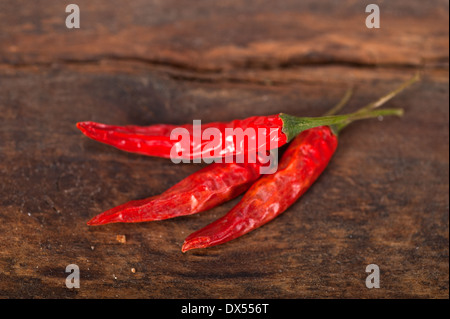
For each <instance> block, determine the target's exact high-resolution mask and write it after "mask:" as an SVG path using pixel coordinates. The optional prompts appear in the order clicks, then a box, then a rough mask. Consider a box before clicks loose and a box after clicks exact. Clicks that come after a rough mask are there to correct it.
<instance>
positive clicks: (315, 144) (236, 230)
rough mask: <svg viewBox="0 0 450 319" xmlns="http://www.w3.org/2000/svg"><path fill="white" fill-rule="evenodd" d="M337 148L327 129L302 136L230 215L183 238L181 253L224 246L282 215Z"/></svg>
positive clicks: (315, 176) (314, 130)
mask: <svg viewBox="0 0 450 319" xmlns="http://www.w3.org/2000/svg"><path fill="white" fill-rule="evenodd" d="M337 144H338V139H337V136H336V135H335V134H334V133H333V132H332V131H331V129H330V128H329V127H328V126H321V127H317V128H312V129H309V130H307V131H304V132H302V133H301V134H300V135H299V136H298V137H296V138H295V139H294V141H292V143H291V144H290V145H289V147H288V148H287V150H286V152H285V153H284V154H283V157H282V159H281V160H280V163H279V165H278V170H277V172H276V173H275V174H271V175H264V176H263V177H261V178H260V179H259V180H258V181H256V182H255V183H254V184H253V185H252V186H251V187H250V189H249V190H248V191H247V192H246V193H245V195H244V197H243V198H242V200H241V201H240V202H239V203H238V204H237V205H236V206H235V207H234V208H233V209H232V210H231V211H230V212H228V213H227V214H226V215H225V216H223V217H222V218H220V219H218V220H216V221H215V222H213V223H211V224H209V225H208V226H206V227H204V228H203V229H200V230H199V231H197V232H195V233H193V234H191V235H190V236H189V237H187V238H186V240H185V242H184V244H183V247H182V251H183V252H185V251H187V250H190V249H194V248H205V247H210V246H214V245H218V244H222V243H225V242H227V241H230V240H232V239H234V238H237V237H239V236H242V235H244V234H245V233H247V232H249V231H251V230H253V229H255V228H258V227H260V226H262V225H263V224H265V223H267V222H268V221H270V220H272V219H273V218H275V217H276V216H278V215H279V214H281V213H282V212H284V211H285V210H286V209H287V208H288V207H289V206H290V205H292V204H293V203H294V202H295V201H296V200H297V199H298V198H299V197H300V196H301V195H302V194H303V193H304V192H305V191H306V190H307V189H308V188H309V187H310V186H311V185H312V183H314V181H315V180H316V179H317V177H319V175H320V174H321V173H322V171H323V170H324V169H325V168H326V166H327V164H328V162H329V160H330V159H331V157H332V155H333V154H334V151H335V150H336V147H337Z"/></svg>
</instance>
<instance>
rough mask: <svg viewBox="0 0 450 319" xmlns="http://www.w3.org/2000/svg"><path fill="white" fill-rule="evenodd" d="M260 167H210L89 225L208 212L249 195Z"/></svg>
mask: <svg viewBox="0 0 450 319" xmlns="http://www.w3.org/2000/svg"><path fill="white" fill-rule="evenodd" d="M260 166H261V164H260V162H257V163H255V164H252V163H243V164H237V163H214V164H211V165H208V166H206V167H204V168H202V169H201V170H199V171H197V172H195V173H194V174H192V175H190V176H188V177H187V178H185V179H183V180H182V181H180V182H179V183H177V184H176V185H174V186H172V187H171V188H169V189H168V190H167V191H165V192H164V193H162V194H160V195H157V196H153V197H149V198H146V199H142V200H134V201H130V202H128V203H125V204H122V205H120V206H117V207H114V208H112V209H110V210H107V211H105V212H104V213H102V214H100V215H97V216H95V217H94V218H93V219H91V220H90V221H89V222H88V225H91V226H93V225H103V224H108V223H118V222H122V223H135V222H145V221H152V220H162V219H168V218H173V217H177V216H184V215H191V214H196V213H199V212H202V211H205V210H208V209H210V208H213V207H216V206H218V205H220V204H222V203H224V202H225V201H228V200H231V199H233V198H235V197H237V196H239V195H240V194H242V193H243V192H245V191H246V190H247V189H248V188H249V187H250V185H251V184H252V183H253V182H254V181H255V180H256V179H258V178H259V176H260V171H259V169H260Z"/></svg>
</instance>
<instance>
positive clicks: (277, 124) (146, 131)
mask: <svg viewBox="0 0 450 319" xmlns="http://www.w3.org/2000/svg"><path fill="white" fill-rule="evenodd" d="M390 111H394V110H390ZM395 111H398V110H395ZM378 112H379V111H378ZM383 114H384V113H383ZM383 114H381V115H383ZM374 116H378V113H377V112H376V111H375V112H371V111H367V112H359V113H358V112H357V113H353V114H346V115H334V116H324V117H316V118H311V117H295V116H291V115H287V114H284V113H280V114H277V115H269V116H253V117H250V118H247V119H244V120H234V121H231V122H227V123H222V122H214V123H209V124H206V125H202V126H201V128H196V126H195V125H193V124H186V125H182V126H175V125H167V124H158V125H152V126H148V127H140V126H115V125H106V124H100V123H95V122H79V123H77V127H78V128H79V129H80V130H81V131H82V132H83V133H84V134H85V135H86V136H88V137H90V138H92V139H94V140H97V141H99V142H103V143H106V144H109V145H112V146H115V147H117V148H119V149H121V150H124V151H128V152H134V153H139V154H144V155H150V156H158V157H164V158H173V154H171V151H172V150H173V149H174V148H175V149H177V152H178V153H181V154H182V156H181V157H182V158H187V159H195V158H203V159H206V158H209V159H211V158H217V157H219V158H225V157H231V156H238V155H241V154H246V153H250V154H252V153H253V154H255V153H257V152H267V151H269V150H270V149H273V148H278V147H280V146H282V145H284V144H286V143H287V142H289V141H290V140H292V139H293V138H294V137H295V136H297V135H298V134H299V133H301V132H303V131H304V130H307V129H310V128H313V127H318V126H322V125H337V124H342V123H346V122H348V121H353V120H356V119H363V118H371V117H374ZM176 128H180V129H185V130H186V132H188V134H189V142H188V144H189V145H188V146H187V147H186V146H184V145H182V144H181V143H180V141H179V140H177V139H171V138H170V133H171V132H172V130H173V129H176ZM208 128H214V129H216V130H217V132H220V142H219V145H214V146H211V139H210V138H208V139H205V138H203V133H204V132H205V130H206V129H208ZM248 128H250V129H252V130H250V132H253V133H255V134H250V135H249V136H248V138H249V141H248V143H247V144H245V143H239V142H236V141H235V140H234V139H235V138H236V136H235V135H234V133H233V134H230V131H228V130H227V129H229V130H236V129H241V130H242V131H245V130H246V129H248ZM197 129H198V130H199V132H198V133H196V130H197ZM259 132H261V133H259ZM196 135H199V136H198V138H196ZM259 136H262V138H261V140H259V139H260V138H259ZM251 140H254V141H255V142H254V143H252V142H251ZM217 149H220V152H219V154H218V153H217V152H215V151H216V150H217Z"/></svg>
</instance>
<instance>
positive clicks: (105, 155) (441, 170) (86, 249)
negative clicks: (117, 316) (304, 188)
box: [0, 0, 449, 298]
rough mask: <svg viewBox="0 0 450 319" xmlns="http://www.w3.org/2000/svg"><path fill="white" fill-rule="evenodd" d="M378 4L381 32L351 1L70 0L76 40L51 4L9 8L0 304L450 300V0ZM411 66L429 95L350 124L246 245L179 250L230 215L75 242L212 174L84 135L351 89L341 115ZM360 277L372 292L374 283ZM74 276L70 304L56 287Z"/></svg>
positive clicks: (3, 76)
mask: <svg viewBox="0 0 450 319" xmlns="http://www.w3.org/2000/svg"><path fill="white" fill-rule="evenodd" d="M368 3H369V2H367V4H368ZM370 3H379V4H380V8H381V13H382V20H381V23H382V24H381V28H380V29H378V30H373V29H372V30H370V29H367V28H366V27H365V24H364V21H365V17H366V13H365V12H364V9H365V5H366V4H365V3H364V2H360V1H350V0H348V1H340V2H336V1H323V2H320V4H318V3H317V2H316V1H302V2H300V1H282V2H278V1H277V2H275V1H268V0H267V1H263V0H252V1H245V2H244V1H237V0H230V1H220V2H217V3H212V2H211V1H195V2H192V1H189V2H184V1H143V0H133V1H128V2H127V3H126V4H125V3H124V2H122V1H95V2H92V1H85V0H79V1H77V4H78V5H79V6H80V8H81V28H80V29H79V30H69V29H66V28H65V25H64V20H65V17H66V13H65V11H64V8H65V5H63V4H62V3H58V2H55V1H39V2H37V1H36V2H32V3H30V2H28V1H14V2H12V1H9V2H6V1H4V2H1V3H0V30H1V31H0V159H1V160H0V180H1V184H0V221H1V223H0V297H1V298H448V293H449V290H448V287H449V263H448V244H449V236H448V234H449V226H448V225H449V224H448V216H449V196H448V192H449V179H448V176H449V155H448V154H449V108H448V100H449V90H448V84H449V81H448V44H449V43H448V35H449V29H448V22H449V9H448V2H447V1H437V2H433V4H428V3H425V2H421V1H395V2H394V3H391V2H389V3H388V2H384V1H383V2H381V1H380V2H374V1H371V2H370ZM418 70H420V71H421V72H422V73H423V80H422V82H421V83H419V84H417V85H415V86H414V88H412V89H410V90H408V91H407V92H404V93H403V94H401V95H400V96H398V97H397V98H396V99H394V100H393V101H392V102H390V103H389V105H390V107H401V108H404V109H405V111H406V114H405V116H404V117H403V118H402V119H397V118H386V119H384V120H383V121H377V120H372V121H364V122H359V123H356V124H354V125H352V126H349V127H348V128H347V129H346V130H345V131H344V132H343V133H342V135H341V136H340V145H339V149H338V151H337V153H336V155H335V157H334V159H333V160H332V162H331V164H330V166H329V167H328V168H327V170H326V171H325V172H324V174H323V175H322V176H321V177H320V179H319V180H318V181H317V182H316V183H315V185H314V186H313V187H312V188H311V190H309V191H308V192H307V193H306V194H305V195H304V197H303V198H302V199H301V200H299V201H298V203H296V204H295V205H294V206H292V207H291V208H290V209H289V210H288V211H286V212H285V213H284V214H282V215H281V216H279V217H278V218H277V219H275V220H274V221H272V222H270V223H269V224H267V225H265V226H264V227H262V228H260V229H258V230H255V231H253V232H251V233H249V234H247V235H245V236H243V237H241V238H239V239H236V240H234V241H232V242H229V243H227V244H224V245H220V246H217V247H213V248H210V249H205V250H194V251H191V252H188V253H185V254H183V253H181V244H182V242H183V240H184V238H185V237H187V235H189V234H190V233H191V232H193V231H195V230H197V229H199V228H201V227H203V226H204V225H206V224H208V223H209V222H211V221H213V220H215V219H217V218H218V217H220V216H222V215H223V214H225V213H226V212H227V211H228V210H230V209H231V207H233V205H234V204H236V203H237V200H238V199H236V200H233V201H231V202H229V203H226V204H224V205H222V206H220V207H217V208H215V209H212V210H210V211H208V212H204V213H202V214H199V215H195V216H188V217H180V218H176V219H173V220H166V221H160V222H153V223H143V224H132V225H121V224H115V225H106V226H103V227H88V226H86V221H87V220H88V219H89V218H90V217H92V216H94V215H96V214H98V213H100V212H102V211H103V210H106V209H108V208H111V207H113V206H115V205H119V204H121V203H124V202H126V201H128V200H131V199H139V198H144V197H147V196H151V195H155V194H159V193H161V192H163V191H164V190H166V189H167V188H168V187H170V186H171V185H173V184H175V183H176V182H177V181H179V180H181V179H182V178H184V177H185V176H188V175H189V174H191V173H193V172H194V171H196V170H198V169H199V168H200V167H201V166H202V165H203V164H202V165H187V164H186V165H174V164H172V163H171V162H170V161H167V160H163V159H157V158H149V157H144V156H138V155H133V154H128V153H124V152H121V151H118V150H116V149H114V148H112V147H108V146H106V145H102V144H99V143H96V142H94V141H92V140H89V139H87V138H85V137H84V136H82V135H81V133H80V132H79V131H78V130H77V129H76V127H75V123H76V122H77V121H82V120H93V121H100V122H105V123H111V124H138V125H146V124H152V123H158V122H167V123H175V124H179V123H185V122H189V121H191V120H192V119H202V121H204V122H207V121H215V120H230V119H233V118H244V117H247V116H251V115H255V114H256V115H260V114H261V115H262V114H273V113H277V112H281V111H283V112H286V113H292V114H299V115H300V114H303V115H311V116H315V115H319V114H322V113H323V112H325V111H326V110H327V109H328V108H329V107H331V106H332V105H334V104H335V103H336V101H338V100H339V99H340V98H341V96H342V95H343V93H344V92H345V90H346V89H347V88H348V87H350V86H354V87H355V88H356V90H355V96H354V98H353V99H352V100H351V102H350V104H349V106H348V110H349V111H350V110H352V109H356V108H357V107H359V106H361V105H364V104H365V103H368V102H369V101H372V100H373V99H375V98H377V97H379V96H380V95H382V94H384V93H386V92H387V91H389V90H391V89H392V88H393V87H395V86H397V85H398V84H399V83H400V82H401V81H403V80H404V79H406V78H408V77H410V76H412V75H413V74H414V73H415V72H416V71H418ZM117 235H125V236H126V242H125V243H121V242H119V241H117V239H116V236H117ZM371 263H374V264H377V265H379V266H380V269H381V288H380V289H367V288H366V286H365V278H366V276H367V275H368V274H367V273H366V272H365V267H366V266H367V265H368V264H371ZM69 264H77V265H78V266H79V267H80V272H81V288H80V289H68V288H66V286H65V278H66V276H67V275H68V274H67V273H65V268H66V266H67V265H69ZM132 268H134V269H135V272H134V273H133V272H132V271H131V269H132Z"/></svg>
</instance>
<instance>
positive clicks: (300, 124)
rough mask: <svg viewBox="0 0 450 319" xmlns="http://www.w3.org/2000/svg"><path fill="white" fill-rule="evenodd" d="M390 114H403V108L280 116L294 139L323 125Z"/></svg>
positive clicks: (285, 128) (288, 133)
mask: <svg viewBox="0 0 450 319" xmlns="http://www.w3.org/2000/svg"><path fill="white" fill-rule="evenodd" d="M388 115H397V116H401V115H403V110H402V109H383V110H375V111H364V112H362V111H358V112H355V113H350V114H344V115H332V116H322V117H296V116H292V115H288V114H284V113H281V114H280V118H281V119H282V120H283V133H285V134H286V136H287V139H288V141H290V140H292V139H293V138H294V137H295V136H297V135H298V134H300V133H301V132H303V131H305V130H308V129H310V128H314V127H317V126H323V125H328V126H332V125H336V126H338V125H340V124H344V123H345V124H349V123H351V122H353V121H357V120H362V119H369V118H375V117H379V116H388Z"/></svg>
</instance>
